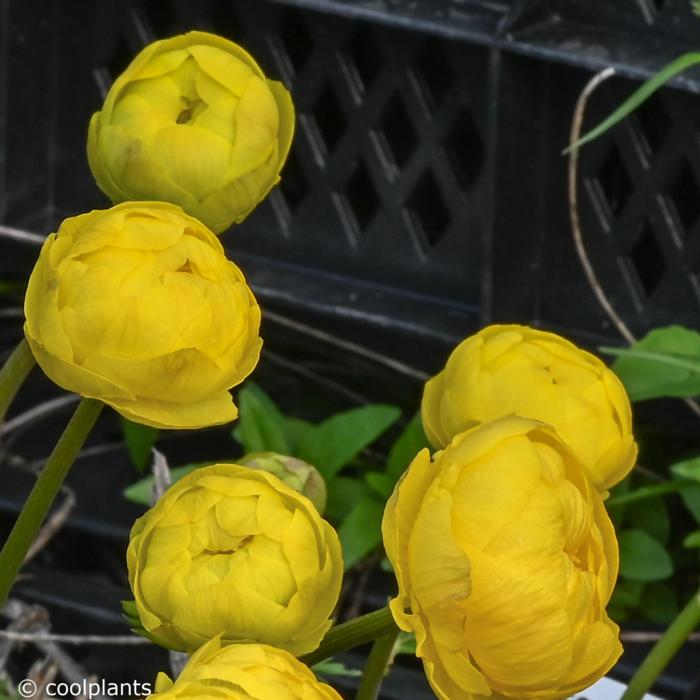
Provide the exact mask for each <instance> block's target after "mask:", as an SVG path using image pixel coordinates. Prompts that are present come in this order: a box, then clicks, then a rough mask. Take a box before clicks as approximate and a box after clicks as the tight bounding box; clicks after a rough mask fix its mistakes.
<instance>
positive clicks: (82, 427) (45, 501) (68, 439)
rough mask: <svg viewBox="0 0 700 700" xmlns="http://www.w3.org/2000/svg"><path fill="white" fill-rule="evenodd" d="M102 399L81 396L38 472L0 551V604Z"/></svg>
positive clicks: (95, 418) (98, 409)
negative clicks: (82, 397) (61, 433)
mask: <svg viewBox="0 0 700 700" xmlns="http://www.w3.org/2000/svg"><path fill="white" fill-rule="evenodd" d="M102 406H103V404H102V402H101V401H97V400H96V399H85V398H84V399H82V400H81V402H80V403H79V404H78V407H77V408H76V409H75V413H74V414H73V417H72V418H71V420H70V422H69V423H68V425H67V426H66V429H65V430H64V431H63V435H61V437H60V438H59V440H58V442H57V443H56V446H55V447H54V449H53V452H52V453H51V455H50V457H49V458H48V460H47V462H46V464H45V466H44V468H43V469H42V471H41V473H40V474H39V476H38V478H37V480H36V483H35V484H34V488H32V490H31V493H30V494H29V497H28V498H27V500H26V501H25V503H24V506H23V507H22V510H21V512H20V514H19V517H18V518H17V521H16V522H15V525H14V527H13V528H12V531H11V532H10V536H9V537H8V538H7V541H6V542H5V545H4V546H3V548H2V551H0V608H2V606H3V605H4V603H5V601H6V600H7V596H8V594H9V592H10V588H11V587H12V584H13V583H14V580H15V578H16V577H17V573H18V572H19V570H20V567H21V566H22V562H23V561H24V558H25V556H26V554H27V551H28V550H29V547H30V545H31V543H32V541H33V540H34V538H35V536H36V533H37V532H38V531H39V528H40V527H41V523H42V521H43V520H44V518H45V517H46V514H47V513H48V511H49V508H50V507H51V504H52V503H53V501H54V499H55V498H56V494H57V493H58V491H59V489H60V488H61V485H62V484H63V480H64V479H65V478H66V475H67V474H68V470H69V469H70V468H71V466H72V465H73V462H74V461H75V458H76V456H77V454H78V452H79V450H80V448H81V447H82V446H83V443H84V442H85V439H86V438H87V436H88V434H89V433H90V430H91V429H92V426H93V425H94V424H95V421H96V420H97V416H99V414H100V411H101V410H102Z"/></svg>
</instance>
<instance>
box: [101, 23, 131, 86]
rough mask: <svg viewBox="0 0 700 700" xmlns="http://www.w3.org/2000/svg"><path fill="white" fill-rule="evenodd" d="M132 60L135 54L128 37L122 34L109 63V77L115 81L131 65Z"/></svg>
mask: <svg viewBox="0 0 700 700" xmlns="http://www.w3.org/2000/svg"><path fill="white" fill-rule="evenodd" d="M132 58H133V52H132V50H131V48H129V42H127V40H126V37H125V36H124V35H123V34H122V35H121V36H120V37H119V39H118V40H117V43H116V44H115V45H114V49H113V50H112V53H111V54H110V56H109V60H108V61H107V71H108V72H109V75H110V76H111V77H112V78H113V79H114V78H116V77H117V76H118V75H119V74H120V73H121V72H122V71H123V70H124V69H125V68H126V67H127V66H128V65H129V62H130V61H131V59H132Z"/></svg>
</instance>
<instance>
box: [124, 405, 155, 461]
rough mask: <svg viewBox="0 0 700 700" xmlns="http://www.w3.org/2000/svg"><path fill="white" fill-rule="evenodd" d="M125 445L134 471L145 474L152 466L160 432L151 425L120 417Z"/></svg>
mask: <svg viewBox="0 0 700 700" xmlns="http://www.w3.org/2000/svg"><path fill="white" fill-rule="evenodd" d="M120 420H121V426H122V434H123V436H124V443H125V444H126V449H127V451H128V453H129V457H130V458H131V463H132V464H133V466H134V469H136V471H137V472H138V473H139V474H143V473H144V472H145V471H146V470H147V469H148V467H149V466H150V464H151V455H152V452H151V450H152V449H153V447H154V446H155V444H156V441H157V440H158V436H159V435H160V431H159V430H158V429H157V428H151V427H150V426H149V425H141V424H140V423H134V422H133V421H130V420H127V419H126V418H122V417H120Z"/></svg>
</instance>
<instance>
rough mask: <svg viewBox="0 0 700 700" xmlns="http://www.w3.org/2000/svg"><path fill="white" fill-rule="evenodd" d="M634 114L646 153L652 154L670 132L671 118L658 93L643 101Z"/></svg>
mask: <svg viewBox="0 0 700 700" xmlns="http://www.w3.org/2000/svg"><path fill="white" fill-rule="evenodd" d="M635 114H636V117H637V121H638V122H639V125H640V126H641V128H642V136H643V137H644V141H645V144H646V147H647V155H652V154H653V153H655V152H656V151H657V150H658V149H659V147H660V146H661V144H662V143H663V142H664V139H665V138H666V136H668V134H669V133H671V130H672V127H673V124H672V123H671V118H670V117H669V116H668V112H667V111H666V108H665V107H664V103H663V100H662V98H661V96H660V95H658V94H657V95H654V96H653V97H652V98H651V99H649V100H647V101H646V102H644V104H642V105H641V106H640V107H639V108H638V109H637V110H636V112H635Z"/></svg>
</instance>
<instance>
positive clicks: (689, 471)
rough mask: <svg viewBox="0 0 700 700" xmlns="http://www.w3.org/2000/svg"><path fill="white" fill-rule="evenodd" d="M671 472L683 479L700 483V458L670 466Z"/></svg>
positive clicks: (685, 460)
mask: <svg viewBox="0 0 700 700" xmlns="http://www.w3.org/2000/svg"><path fill="white" fill-rule="evenodd" d="M670 470H671V473H672V474H674V475H675V476H679V477H680V478H681V479H690V480H692V481H700V457H693V458H692V459H684V460H683V461H682V462H676V463H675V464H672V465H671V466H670Z"/></svg>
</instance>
